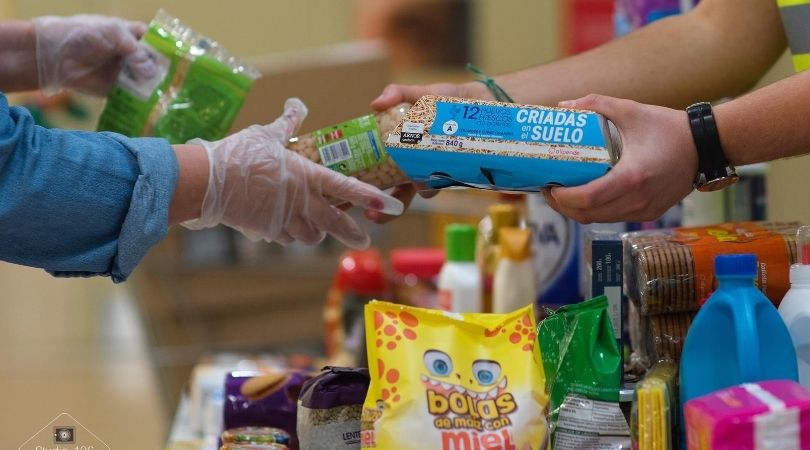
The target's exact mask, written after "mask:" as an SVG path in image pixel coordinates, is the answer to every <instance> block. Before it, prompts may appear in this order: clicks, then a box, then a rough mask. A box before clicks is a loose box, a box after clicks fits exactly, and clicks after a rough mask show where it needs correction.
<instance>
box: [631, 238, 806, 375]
mask: <svg viewBox="0 0 810 450" xmlns="http://www.w3.org/2000/svg"><path fill="white" fill-rule="evenodd" d="M798 227H799V223H798V222H734V223H722V224H717V225H710V226H701V227H686V228H675V229H670V230H648V231H638V232H633V233H626V234H624V235H623V236H622V241H623V253H624V256H623V261H624V283H625V294H626V295H627V298H628V300H629V303H630V305H628V306H629V307H628V310H629V314H630V318H629V324H630V328H631V333H630V335H631V347H632V349H633V356H634V358H633V359H634V360H635V361H637V362H639V363H640V364H641V365H642V366H647V367H649V365H651V364H654V363H656V362H657V361H660V360H662V359H672V360H673V361H675V362H676V363H677V362H678V361H679V360H680V355H681V349H682V347H683V341H684V339H685V338H686V332H687V330H688V329H689V326H690V324H691V323H692V319H694V317H695V314H696V313H697V311H698V309H700V306H701V305H702V304H703V303H704V302H705V301H706V300H707V299H708V297H709V295H711V293H712V292H713V291H714V290H715V288H716V281H715V279H714V257H715V256H717V255H720V254H726V253H752V254H755V255H757V260H758V261H759V273H758V275H757V286H758V287H759V289H760V290H761V291H762V293H763V294H765V295H766V296H767V297H768V298H769V299H770V300H771V301H772V302H773V303H774V305H778V304H779V302H780V301H781V300H782V298H783V297H784V296H785V293H786V292H787V290H788V288H790V282H789V273H790V265H791V264H793V263H794V262H796V230H797V229H798Z"/></svg>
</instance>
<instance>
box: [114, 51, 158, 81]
mask: <svg viewBox="0 0 810 450" xmlns="http://www.w3.org/2000/svg"><path fill="white" fill-rule="evenodd" d="M122 63H123V64H124V67H126V68H127V69H128V70H129V71H130V72H131V73H132V75H133V76H134V78H135V79H139V80H149V79H152V78H153V77H155V76H157V75H158V72H159V69H158V65H157V63H156V62H155V58H154V57H152V56H151V55H150V53H149V50H147V48H146V44H142V43H140V42H136V50H135V51H134V52H132V53H130V54H129V55H126V56H125V57H124V59H123V61H122Z"/></svg>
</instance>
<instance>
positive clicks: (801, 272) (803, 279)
mask: <svg viewBox="0 0 810 450" xmlns="http://www.w3.org/2000/svg"><path fill="white" fill-rule="evenodd" d="M790 284H810V266H808V265H806V264H793V265H792V266H790Z"/></svg>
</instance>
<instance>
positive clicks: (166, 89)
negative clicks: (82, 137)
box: [98, 10, 260, 144]
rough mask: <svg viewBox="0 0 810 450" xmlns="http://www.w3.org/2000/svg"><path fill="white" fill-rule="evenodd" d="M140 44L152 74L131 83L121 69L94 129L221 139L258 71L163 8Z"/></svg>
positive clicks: (172, 137) (169, 137) (177, 138)
mask: <svg viewBox="0 0 810 450" xmlns="http://www.w3.org/2000/svg"><path fill="white" fill-rule="evenodd" d="M141 42H142V43H143V44H145V45H146V48H147V50H148V51H149V56H150V58H151V59H153V60H154V61H155V63H156V64H157V66H158V71H157V74H156V75H155V76H154V77H152V78H150V79H136V78H134V77H133V75H132V74H131V73H130V72H129V71H127V70H122V71H121V74H120V75H119V77H118V81H117V83H116V85H115V86H113V88H112V90H111V91H110V93H109V95H108V96H107V104H106V105H105V107H104V111H103V112H102V113H101V117H100V118H99V122H98V131H115V132H117V133H121V134H124V135H126V136H130V137H137V136H157V137H162V138H166V139H167V140H168V141H169V142H170V143H172V144H182V143H185V142H188V141H189V140H191V139H193V138H201V139H205V140H209V141H214V140H217V139H221V138H223V137H225V135H226V134H227V133H228V130H229V129H230V128H231V124H233V121H234V119H236V116H237V114H239V110H240V109H241V108H242V104H243V103H244V101H245V97H246V96H247V94H248V92H249V91H250V88H251V87H252V86H253V82H254V80H256V79H257V78H259V76H260V74H259V72H258V71H257V70H256V69H254V68H253V67H250V66H249V65H247V64H245V63H243V62H241V61H239V60H237V59H235V58H234V57H233V56H231V55H230V54H228V51H227V50H225V49H224V48H223V47H222V46H220V45H219V44H217V43H216V42H215V41H213V40H211V39H209V38H207V37H205V36H203V35H201V34H199V33H197V32H196V31H194V30H192V29H191V28H189V27H188V26H186V25H185V24H183V23H182V22H180V21H179V20H178V19H177V18H175V17H172V16H171V15H169V14H168V13H166V12H165V11H163V10H160V11H158V13H157V15H156V16H155V18H154V19H152V21H151V22H150V23H149V28H148V30H147V31H146V33H145V34H144V35H143V38H142V39H141Z"/></svg>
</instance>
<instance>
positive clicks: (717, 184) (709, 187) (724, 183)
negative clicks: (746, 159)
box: [697, 174, 740, 192]
mask: <svg viewBox="0 0 810 450" xmlns="http://www.w3.org/2000/svg"><path fill="white" fill-rule="evenodd" d="M739 179H740V177H739V176H737V174H733V175H731V176H727V177H722V178H717V179H714V180H711V181H707V182H705V183H702V184H699V185H698V186H697V190H698V191H700V192H714V191H719V190H720V189H725V188H727V187H729V186H731V185H732V184H734V183H736V182H737V180H739Z"/></svg>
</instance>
